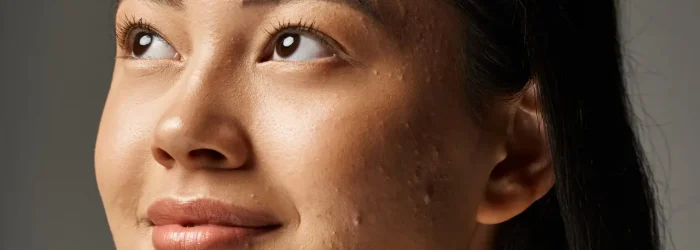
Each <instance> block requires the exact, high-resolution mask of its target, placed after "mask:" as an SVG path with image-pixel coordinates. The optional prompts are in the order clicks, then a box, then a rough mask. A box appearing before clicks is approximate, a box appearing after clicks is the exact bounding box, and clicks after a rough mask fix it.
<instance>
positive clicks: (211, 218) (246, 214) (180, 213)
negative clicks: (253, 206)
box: [147, 199, 280, 228]
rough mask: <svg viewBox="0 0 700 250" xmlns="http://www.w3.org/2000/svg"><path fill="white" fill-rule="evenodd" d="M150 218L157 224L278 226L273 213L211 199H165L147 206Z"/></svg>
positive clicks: (150, 220) (242, 226)
mask: <svg viewBox="0 0 700 250" xmlns="http://www.w3.org/2000/svg"><path fill="white" fill-rule="evenodd" d="M147 219H148V221H149V222H150V223H151V224H152V225H154V226H164V225H182V226H197V225H218V226H227V227H241V228H270V227H278V226H280V223H279V221H278V220H276V219H275V218H274V217H273V216H271V215H269V214H267V213H264V212H258V211H253V210H250V209H246V208H242V207H238V206H235V205H229V204H226V203H223V202H220V201H216V200H211V199H195V200H177V199H163V200H159V201H157V202H155V203H153V204H152V205H151V206H149V207H148V211H147Z"/></svg>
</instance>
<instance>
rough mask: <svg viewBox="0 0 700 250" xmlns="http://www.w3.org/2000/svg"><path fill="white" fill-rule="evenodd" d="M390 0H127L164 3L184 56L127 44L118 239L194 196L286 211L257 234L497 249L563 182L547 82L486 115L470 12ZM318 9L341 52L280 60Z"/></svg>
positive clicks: (134, 7)
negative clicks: (472, 95) (276, 225)
mask: <svg viewBox="0 0 700 250" xmlns="http://www.w3.org/2000/svg"><path fill="white" fill-rule="evenodd" d="M380 2H381V3H373V4H375V6H376V7H377V13H375V14H377V15H371V14H370V15H368V14H365V13H363V12H362V11H361V10H360V9H358V8H355V7H352V6H350V5H347V4H344V3H341V2H340V1H311V0H309V1H296V2H291V3H286V4H280V5H278V4H274V3H268V4H250V5H248V4H242V3H241V1H240V0H231V1H205V0H189V1H184V2H183V5H182V6H180V7H178V8H174V7H171V6H166V5H165V4H157V3H151V2H148V1H145V0H125V1H123V2H122V3H121V5H120V6H119V8H118V11H117V15H116V18H117V23H118V24H120V23H123V22H125V21H127V19H128V18H131V17H135V18H136V19H140V18H142V19H143V20H147V21H148V22H149V23H150V24H151V25H152V27H153V28H155V29H157V30H158V32H159V33H160V34H161V35H162V36H163V38H164V39H165V40H167V42H168V43H169V44H170V45H171V46H172V48H173V49H174V51H176V52H177V53H178V56H177V57H176V58H170V59H150V60H148V59H135V58H130V55H131V51H129V49H128V48H122V47H119V46H118V47H117V52H116V53H117V60H116V63H115V68H114V76H113V81H112V85H111V89H110V93H109V97H108V99H107V102H106V105H105V108H104V112H103V117H102V121H101V124H100V129H99V134H98V139H97V145H96V152H95V166H96V175H97V182H98V187H99V191H100V194H101V196H102V200H103V203H104V207H105V210H106V214H107V218H108V221H109V225H110V229H111V231H112V233H113V236H114V241H115V244H116V247H117V249H154V247H153V245H152V243H151V235H150V234H151V228H150V227H149V225H148V223H147V221H146V219H145V217H146V210H147V208H148V206H149V205H150V204H152V203H153V202H154V201H156V200H159V199H163V198H192V197H206V198H211V199H216V200H220V201H225V202H227V203H230V204H236V205H238V206H242V207H246V208H249V209H253V210H259V211H266V212H268V213H270V214H273V215H274V216H275V217H276V218H278V219H279V220H280V222H281V223H282V224H283V226H282V227H281V228H280V229H278V230H276V231H274V232H272V233H270V234H268V235H265V236H264V237H262V238H260V239H258V240H257V241H255V242H254V243H251V244H250V245H249V246H248V247H249V248H250V249H467V248H471V249H488V245H489V239H490V237H491V235H492V232H493V230H494V229H495V228H496V225H497V224H499V223H501V222H503V221H506V220H508V219H510V218H512V217H514V216H516V215H517V214H519V213H521V212H522V211H524V210H525V209H526V208H527V207H528V206H530V205H531V204H532V202H534V201H536V200H537V199H539V198H540V197H542V195H544V194H545V193H546V192H547V191H548V190H549V189H550V188H551V186H552V184H553V178H552V175H551V164H550V163H549V162H550V161H549V160H548V157H547V154H546V153H545V152H546V151H547V150H546V149H547V147H546V143H545V140H544V138H545V136H544V133H543V132H542V129H541V126H540V125H541V124H540V119H539V115H538V112H537V107H536V102H534V101H532V100H534V98H535V96H536V95H535V93H536V91H534V88H533V90H532V91H526V92H524V94H523V95H521V96H519V97H518V98H511V99H507V100H503V101H497V102H496V103H494V104H493V105H491V106H490V107H491V108H490V109H489V112H488V113H489V114H490V115H489V116H488V117H487V118H486V119H485V120H484V121H481V122H479V123H477V122H476V120H474V119H473V118H472V116H471V113H470V111H469V106H468V103H469V102H468V98H469V96H468V95H467V94H466V93H465V91H464V86H463V85H464V84H466V80H465V79H466V78H465V76H464V75H463V73H461V72H462V71H461V70H460V67H461V66H462V65H461V64H460V63H455V62H461V61H464V60H463V58H462V57H461V56H460V55H461V54H462V49H463V44H464V43H465V42H466V38H465V37H463V36H462V35H461V34H460V33H459V32H454V31H455V30H458V29H460V27H461V26H460V25H461V23H460V22H461V21H460V20H461V19H460V17H459V13H457V12H456V11H455V10H454V9H452V7H451V6H449V5H448V4H446V3H444V2H442V1H402V0H393V1H389V0H387V1H380ZM302 21H304V22H311V21H313V22H314V27H316V28H317V29H318V30H319V31H320V32H322V33H323V34H325V35H326V36H327V37H329V38H331V39H332V40H333V41H334V42H333V44H334V46H335V48H334V46H330V47H329V48H328V49H329V51H330V53H331V54H335V56H332V57H326V58H319V59H314V60H307V61H301V62H299V61H297V62H290V61H270V60H266V59H263V58H265V56H264V54H265V53H266V52H265V51H268V50H269V49H268V48H269V45H270V44H271V43H274V42H275V41H271V40H270V38H269V36H268V33H267V32H269V31H271V30H274V28H275V26H273V25H274V24H278V23H280V22H282V23H284V22H290V23H295V24H296V23H299V22H302ZM266 31H267V32H266ZM336 45H337V46H336ZM338 47H342V49H340V48H338ZM203 151H206V152H210V153H211V152H213V153H211V154H209V153H207V154H192V152H203ZM214 156H217V157H214ZM494 173H497V174H494Z"/></svg>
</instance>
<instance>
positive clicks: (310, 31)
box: [258, 22, 348, 61]
mask: <svg viewBox="0 0 700 250" xmlns="http://www.w3.org/2000/svg"><path fill="white" fill-rule="evenodd" d="M265 32H267V34H268V38H267V39H266V41H267V45H266V46H265V50H264V51H265V53H263V56H264V57H262V58H260V59H259V60H258V61H262V60H263V59H264V58H267V57H268V56H271V55H272V53H274V47H275V42H276V41H277V40H278V39H279V38H280V37H281V36H282V35H284V34H289V33H293V34H299V35H309V36H312V37H313V38H314V39H315V40H317V41H318V42H320V43H321V44H322V45H323V46H324V47H326V48H327V49H330V50H333V51H334V52H336V53H334V54H336V55H337V56H340V57H342V58H346V57H347V55H348V53H347V50H346V49H345V47H344V46H343V45H341V44H340V43H338V42H337V41H336V40H335V39H333V38H331V37H330V36H329V35H326V33H324V32H322V31H320V30H318V29H317V28H316V26H315V25H314V23H311V24H307V23H304V22H299V23H297V24H292V23H286V24H277V25H276V26H275V28H274V30H273V31H272V32H270V31H267V30H265ZM268 54H270V55H268Z"/></svg>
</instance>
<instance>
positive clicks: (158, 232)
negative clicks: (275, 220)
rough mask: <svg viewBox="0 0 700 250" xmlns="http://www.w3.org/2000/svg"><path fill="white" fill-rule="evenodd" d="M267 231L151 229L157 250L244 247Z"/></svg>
mask: <svg viewBox="0 0 700 250" xmlns="http://www.w3.org/2000/svg"><path fill="white" fill-rule="evenodd" d="M267 231H268V230H265V229H255V228H242V227H226V226H218V225H198V226H193V227H184V226H181V225H163V226H154V227H153V232H152V240H153V246H154V247H155V248H156V249H158V250H183V249H197V250H214V249H225V248H230V247H232V246H242V245H245V244H246V243H248V242H249V241H250V240H251V239H252V238H253V237H254V236H256V235H260V234H262V233H265V232H267Z"/></svg>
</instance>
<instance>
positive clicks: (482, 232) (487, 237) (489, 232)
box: [467, 224, 496, 250]
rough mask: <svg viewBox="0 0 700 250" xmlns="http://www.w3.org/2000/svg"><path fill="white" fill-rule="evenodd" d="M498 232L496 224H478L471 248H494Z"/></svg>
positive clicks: (484, 249) (470, 249)
mask: <svg viewBox="0 0 700 250" xmlns="http://www.w3.org/2000/svg"><path fill="white" fill-rule="evenodd" d="M495 233H496V226H495V225H483V224H477V225H476V227H475V228H474V233H473V234H472V235H473V236H472V240H471V242H470V244H469V248H467V249H469V250H493V239H494V237H495Z"/></svg>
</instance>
